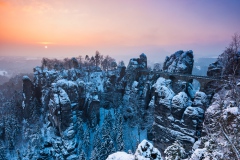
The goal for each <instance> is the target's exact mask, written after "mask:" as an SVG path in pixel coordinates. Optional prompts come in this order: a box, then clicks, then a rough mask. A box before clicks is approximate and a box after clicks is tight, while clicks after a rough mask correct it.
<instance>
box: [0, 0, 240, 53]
mask: <svg viewBox="0 0 240 160" xmlns="http://www.w3.org/2000/svg"><path fill="white" fill-rule="evenodd" d="M189 3H190V4H191V7H186V6H188V4H189ZM198 3H199V4H198ZM219 3H220V2H219ZM206 4H208V5H207V6H206ZM228 4H230V3H228ZM210 6H211V7H216V8H211V7H210ZM234 6H237V5H234ZM222 7H224V5H222V6H220V7H219V6H218V5H216V4H215V3H213V2H209V1H207V0H202V1H201V2H197V1H196V2H195V1H194V3H193V2H190V1H187V0H183V1H181V2H180V1H177V0H176V1H171V2H170V1H158V0H152V1H151V2H149V1H145V0H133V1H128V0H122V1H111V0H103V1H96V0H89V1H84V0H73V1H71V2H70V1H63V0H51V1H49V0H41V1H40V0H17V1H16V0H0V20H1V23H0V44H1V43H2V44H3V43H8V44H19V45H26V44H28V45H29V46H35V45H41V46H48V45H51V46H68V47H73V48H74V47H76V46H79V47H83V48H84V47H89V48H91V47H95V49H98V47H99V48H105V49H106V50H107V48H115V47H116V46H118V48H119V47H122V46H124V47H126V48H128V47H141V46H143V47H144V46H181V45H185V46H186V45H188V46H190V45H192V44H211V43H218V42H223V41H225V40H226V39H227V40H228V39H230V37H231V35H232V34H233V33H234V32H237V31H238V30H239V24H238V23H235V22H236V20H235V19H234V18H235V17H236V16H235V15H238V14H235V13H232V12H225V14H224V15H221V13H222V10H223V9H224V8H222ZM226 7H228V6H227V5H226ZM228 8H231V7H228ZM231 10H233V9H231ZM233 11H235V10H233ZM228 14H229V15H228ZM224 16H226V17H224ZM229 17H233V19H231V18H229ZM232 21H233V22H232ZM190 49H191V48H190ZM49 50H50V48H49ZM1 54H2V53H1V52H0V55H1ZM5 54H7V53H5Z"/></svg>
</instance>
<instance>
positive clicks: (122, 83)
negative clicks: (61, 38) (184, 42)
mask: <svg viewBox="0 0 240 160" xmlns="http://www.w3.org/2000/svg"><path fill="white" fill-rule="evenodd" d="M193 61H194V60H193V53H192V51H186V52H183V51H178V52H176V53H175V54H173V55H171V56H170V58H166V61H165V63H164V68H163V69H164V70H165V71H167V72H177V73H182V74H191V72H192V66H193ZM74 62H75V63H74V64H75V65H73V67H72V68H71V69H61V70H55V69H47V68H41V67H36V68H35V69H34V80H33V81H31V80H30V79H27V78H24V79H23V83H24V85H23V92H24V94H25V95H26V97H25V98H24V101H23V103H24V104H25V106H32V105H30V102H31V99H35V101H36V102H38V103H40V105H39V108H38V109H39V110H40V113H38V112H36V115H38V116H39V117H42V123H43V129H42V130H43V132H41V136H42V137H44V138H43V140H42V143H41V144H38V145H40V149H39V151H38V152H36V154H35V156H36V157H41V158H42V159H44V158H49V157H51V158H53V159H56V158H59V159H71V158H73V159H74V158H79V157H80V154H81V153H82V152H83V153H85V156H86V157H88V158H90V157H93V156H100V157H102V159H104V158H107V154H108V155H109V154H111V153H113V152H114V151H117V150H119V151H122V150H125V151H127V150H129V149H130V150H135V146H136V145H137V144H138V143H139V141H141V140H143V139H149V140H153V142H154V146H156V147H157V148H158V149H160V151H161V152H162V153H163V151H164V150H165V149H166V147H168V146H169V145H171V144H172V143H173V142H174V141H175V140H179V141H180V142H181V143H182V144H183V146H184V148H185V149H186V150H187V151H188V152H189V151H190V150H191V146H192V145H193V143H194V142H195V141H196V140H197V139H198V138H199V137H200V135H201V129H202V122H203V118H204V112H205V108H206V105H207V100H206V99H207V96H206V94H205V93H203V92H199V91H195V90H193V89H189V88H191V86H192V84H191V83H190V82H185V81H176V80H175V81H171V80H170V79H164V78H162V77H159V75H156V74H154V73H153V72H150V70H149V72H147V57H146V55H145V54H141V55H140V58H134V59H131V60H130V62H129V65H128V67H127V69H126V67H124V66H118V67H117V68H116V69H114V70H111V71H98V70H95V71H90V70H86V69H83V68H81V67H79V65H78V64H77V61H74ZM141 71H143V72H141ZM179 86H181V87H179ZM190 92H191V93H190ZM192 95H194V97H193V96H192ZM30 108H31V107H30ZM35 108H36V107H35ZM33 110H34V109H33ZM23 112H25V114H26V115H27V110H26V109H23ZM25 118H26V119H29V120H30V119H31V115H28V116H26V117H25ZM111 130H112V132H111ZM129 136H130V137H135V138H129ZM104 146H105V147H108V148H109V149H108V151H105V150H104V151H103V150H102V148H104ZM92 154H93V155H92ZM103 157H104V158H103Z"/></svg>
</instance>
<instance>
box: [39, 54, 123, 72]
mask: <svg viewBox="0 0 240 160" xmlns="http://www.w3.org/2000/svg"><path fill="white" fill-rule="evenodd" d="M119 65H121V66H124V62H123V61H120V62H119ZM41 67H42V69H44V68H48V69H55V70H62V69H71V68H79V69H83V70H95V71H96V70H103V71H108V70H113V69H116V67H117V63H116V60H115V59H114V58H112V57H110V56H109V55H107V56H103V55H102V54H100V52H99V51H96V52H95V55H94V56H89V55H86V56H85V57H82V56H78V57H73V58H64V59H63V60H58V59H48V58H43V59H42V64H41Z"/></svg>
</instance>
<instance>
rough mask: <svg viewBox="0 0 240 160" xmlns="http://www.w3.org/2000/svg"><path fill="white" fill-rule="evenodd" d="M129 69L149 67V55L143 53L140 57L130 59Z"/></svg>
mask: <svg viewBox="0 0 240 160" xmlns="http://www.w3.org/2000/svg"><path fill="white" fill-rule="evenodd" d="M127 69H128V70H131V69H147V56H146V55H145V54H144V53H142V54H141V55H140V56H139V58H132V59H130V61H129V64H128V67H127Z"/></svg>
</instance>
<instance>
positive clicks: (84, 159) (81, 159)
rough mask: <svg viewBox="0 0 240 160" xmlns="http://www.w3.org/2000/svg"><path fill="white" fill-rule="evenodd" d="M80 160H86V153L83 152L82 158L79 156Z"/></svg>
mask: <svg viewBox="0 0 240 160" xmlns="http://www.w3.org/2000/svg"><path fill="white" fill-rule="evenodd" d="M79 160H86V155H85V152H84V151H83V150H82V152H81V154H80V156H79Z"/></svg>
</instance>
